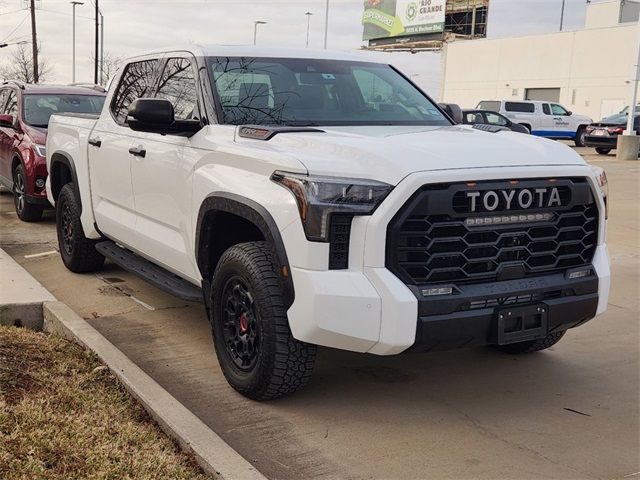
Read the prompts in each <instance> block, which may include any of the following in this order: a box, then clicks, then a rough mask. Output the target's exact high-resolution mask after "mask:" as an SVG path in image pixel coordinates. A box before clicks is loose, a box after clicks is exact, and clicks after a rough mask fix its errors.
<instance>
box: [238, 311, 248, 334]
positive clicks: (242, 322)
mask: <svg viewBox="0 0 640 480" xmlns="http://www.w3.org/2000/svg"><path fill="white" fill-rule="evenodd" d="M247 330H249V321H248V320H247V316H246V315H245V314H244V313H243V314H241V315H240V332H242V333H246V332H247Z"/></svg>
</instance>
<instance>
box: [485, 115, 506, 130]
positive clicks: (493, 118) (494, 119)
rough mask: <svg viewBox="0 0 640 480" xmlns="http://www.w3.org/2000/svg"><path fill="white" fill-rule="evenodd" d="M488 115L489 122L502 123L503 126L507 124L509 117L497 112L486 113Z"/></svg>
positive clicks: (493, 123)
mask: <svg viewBox="0 0 640 480" xmlns="http://www.w3.org/2000/svg"><path fill="white" fill-rule="evenodd" d="M485 115H486V117H487V123H489V124H490V125H500V126H502V127H504V126H506V125H507V119H506V118H504V117H503V116H502V115H498V114H496V113H485Z"/></svg>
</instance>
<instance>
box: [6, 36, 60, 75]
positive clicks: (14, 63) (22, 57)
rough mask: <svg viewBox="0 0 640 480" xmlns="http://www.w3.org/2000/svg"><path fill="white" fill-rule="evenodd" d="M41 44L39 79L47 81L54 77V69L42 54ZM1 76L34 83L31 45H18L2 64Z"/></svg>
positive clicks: (39, 48)
mask: <svg viewBox="0 0 640 480" xmlns="http://www.w3.org/2000/svg"><path fill="white" fill-rule="evenodd" d="M41 49H42V47H41V45H38V54H39V55H38V72H39V73H38V77H39V78H38V81H39V82H46V81H49V80H51V78H52V77H53V69H52V68H51V65H49V62H48V61H47V60H46V59H45V58H44V56H42V55H40V52H41ZM0 78H2V79H4V80H20V81H22V82H25V83H33V58H32V53H31V46H29V45H24V44H22V45H16V46H15V49H14V50H13V52H12V53H11V55H10V57H9V58H8V60H7V62H5V63H4V64H3V65H0Z"/></svg>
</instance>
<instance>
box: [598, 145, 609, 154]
mask: <svg viewBox="0 0 640 480" xmlns="http://www.w3.org/2000/svg"><path fill="white" fill-rule="evenodd" d="M610 151H611V149H610V148H601V147H598V148H596V152H598V154H600V155H609V152H610Z"/></svg>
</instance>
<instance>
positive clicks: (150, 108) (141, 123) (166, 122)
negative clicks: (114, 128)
mask: <svg viewBox="0 0 640 480" xmlns="http://www.w3.org/2000/svg"><path fill="white" fill-rule="evenodd" d="M127 125H129V128H130V129H131V130H134V131H136V132H149V133H160V134H163V135H167V134H169V135H171V134H172V135H184V136H187V137H190V136H192V135H193V134H195V133H196V132H197V131H198V130H200V129H201V128H202V125H201V124H200V120H176V119H175V114H174V111H173V105H172V104H171V102H170V101H169V100H165V99H161V98H138V99H137V100H134V102H133V103H132V104H131V106H130V107H129V111H128V112H127Z"/></svg>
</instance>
